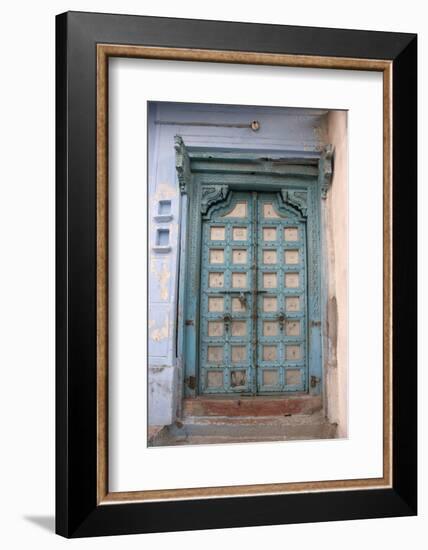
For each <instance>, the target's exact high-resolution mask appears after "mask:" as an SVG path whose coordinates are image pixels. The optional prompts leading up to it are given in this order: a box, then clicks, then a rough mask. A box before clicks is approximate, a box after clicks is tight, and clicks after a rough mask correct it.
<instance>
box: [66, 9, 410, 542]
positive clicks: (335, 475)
mask: <svg viewBox="0 0 428 550" xmlns="http://www.w3.org/2000/svg"><path fill="white" fill-rule="evenodd" d="M56 47H57V65H56V68H57V229H56V231H57V387H56V392H57V411H56V418H57V424H56V426H57V432H56V435H57V498H56V501H57V532H58V533H59V534H61V535H63V536H66V537H83V536H96V535H110V534H111V535H113V534H125V533H145V532H159V531H177V530H189V529H209V528H219V527H238V526H251V525H271V524H272V525H273V524H279V523H297V522H299V523H301V522H314V521H332V520H339V519H362V518H373V517H393V516H404V515H414V514H416V509H417V496H416V494H417V492H416V367H417V364H416V47H417V39H416V36H415V35H412V34H399V33H381V32H373V31H354V30H340V29H324V28H308V27H288V26H279V25H258V24H244V23H231V22H217V21H216V22H214V21H200V20H184V19H168V18H154V17H141V16H122V15H121V16H119V15H109V14H95V13H77V12H69V13H65V14H61V15H59V16H57V44H56Z"/></svg>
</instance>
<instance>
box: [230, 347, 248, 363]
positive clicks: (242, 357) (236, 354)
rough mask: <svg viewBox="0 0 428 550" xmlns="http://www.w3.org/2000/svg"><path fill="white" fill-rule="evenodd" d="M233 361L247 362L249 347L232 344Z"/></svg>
mask: <svg viewBox="0 0 428 550" xmlns="http://www.w3.org/2000/svg"><path fill="white" fill-rule="evenodd" d="M231 355H232V363H245V361H246V360H247V348H246V347H245V346H232V354H231Z"/></svg>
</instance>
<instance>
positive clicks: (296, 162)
mask: <svg viewBox="0 0 428 550" xmlns="http://www.w3.org/2000/svg"><path fill="white" fill-rule="evenodd" d="M175 150H176V169H177V176H178V183H179V186H180V191H181V203H180V267H179V297H178V323H177V356H178V357H177V359H178V364H179V366H180V367H181V372H182V373H183V392H184V396H186V397H195V396H196V395H197V393H198V389H197V387H198V384H197V379H198V357H199V353H198V341H199V338H198V335H199V311H200V308H199V297H200V278H199V274H200V250H201V236H202V231H201V225H202V217H203V215H204V214H206V212H207V211H208V209H209V208H210V207H212V205H213V204H216V203H217V202H223V201H224V200H225V199H226V198H227V196H228V194H229V192H230V191H231V190H242V191H244V190H245V191H251V190H254V191H260V192H272V191H276V192H278V193H280V194H281V197H282V200H283V202H284V204H285V205H287V206H288V207H290V208H293V209H295V210H297V211H298V212H300V214H301V215H302V217H304V218H306V220H307V229H306V231H307V256H308V258H307V284H308V289H307V293H308V311H307V315H308V377H309V393H310V394H312V395H319V394H321V392H322V380H323V362H324V361H323V356H324V352H323V338H322V335H323V327H324V323H325V311H326V300H327V292H326V288H327V273H326V272H325V268H324V262H323V261H322V258H323V249H324V247H325V236H324V234H323V228H322V224H321V203H322V201H323V199H325V197H326V194H327V192H328V189H329V186H330V185H331V179H332V156H333V152H332V148H331V146H330V145H327V146H325V147H324V149H323V150H322V151H320V152H318V153H313V152H312V153H307V152H305V151H292V152H290V151H277V150H276V151H263V150H257V151H254V150H253V151H247V152H242V149H240V150H239V151H237V150H236V151H234V150H233V149H229V150H228V151H224V150H222V151H219V150H218V149H215V148H201V147H197V148H194V147H186V145H185V143H184V141H183V139H182V137H181V136H176V138H175Z"/></svg>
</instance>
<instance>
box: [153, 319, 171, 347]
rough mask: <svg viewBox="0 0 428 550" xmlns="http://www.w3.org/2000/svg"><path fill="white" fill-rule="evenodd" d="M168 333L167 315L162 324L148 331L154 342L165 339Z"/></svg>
mask: <svg viewBox="0 0 428 550" xmlns="http://www.w3.org/2000/svg"><path fill="white" fill-rule="evenodd" d="M168 335H169V327H168V317H165V321H164V323H163V325H162V326H160V327H157V328H154V329H153V330H151V331H150V339H151V340H153V341H154V342H160V341H161V340H165V338H168Z"/></svg>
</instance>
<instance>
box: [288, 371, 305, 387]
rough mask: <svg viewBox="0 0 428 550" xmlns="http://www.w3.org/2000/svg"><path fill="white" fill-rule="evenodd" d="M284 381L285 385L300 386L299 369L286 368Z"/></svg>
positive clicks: (300, 375)
mask: <svg viewBox="0 0 428 550" xmlns="http://www.w3.org/2000/svg"><path fill="white" fill-rule="evenodd" d="M285 383H286V384H287V386H300V384H301V383H302V373H301V371H300V369H286V371H285Z"/></svg>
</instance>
